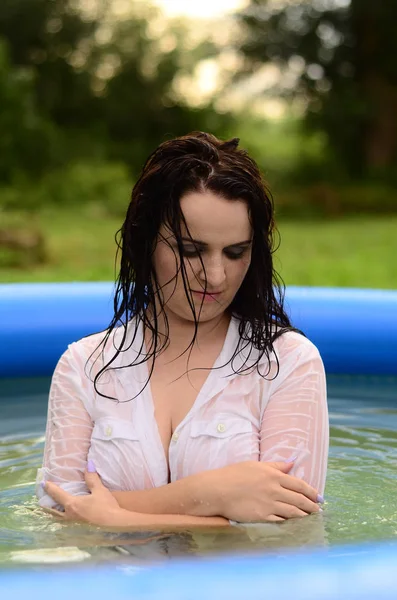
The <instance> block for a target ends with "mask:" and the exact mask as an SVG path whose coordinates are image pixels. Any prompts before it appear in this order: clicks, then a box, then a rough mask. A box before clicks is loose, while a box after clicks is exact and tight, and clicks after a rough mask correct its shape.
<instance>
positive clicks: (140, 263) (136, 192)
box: [94, 132, 293, 395]
mask: <svg viewBox="0 0 397 600" xmlns="http://www.w3.org/2000/svg"><path fill="white" fill-rule="evenodd" d="M238 144H239V139H238V138H233V139H231V140H229V141H225V142H222V141H221V140H219V139H217V138H216V137H215V136H213V135H210V134H208V133H202V132H194V133H190V134H188V135H185V136H183V137H179V138H176V139H172V140H169V141H166V142H164V143H162V144H161V145H160V146H159V147H158V148H157V149H156V150H155V151H154V152H153V153H152V154H151V155H150V156H149V158H148V160H147V161H146V163H145V165H144V167H143V169H142V173H141V175H140V177H139V179H138V181H137V182H136V184H135V186H134V188H133V190H132V196H131V202H130V204H129V206H128V210H127V214H126V218H125V221H124V223H123V225H122V227H121V229H120V231H119V232H118V233H117V235H116V240H117V243H118V248H119V251H120V252H121V261H120V271H119V274H118V278H117V281H116V291H115V297H114V317H113V319H112V321H111V323H110V325H109V327H108V329H107V330H106V334H105V337H104V339H103V341H102V344H103V345H105V344H106V342H107V340H108V339H109V336H110V335H111V334H112V332H113V331H114V330H115V328H116V327H123V328H124V331H123V335H122V337H121V341H120V344H119V345H117V347H116V346H115V354H114V356H113V357H112V359H111V360H110V361H108V362H107V364H104V365H103V366H102V368H101V369H100V370H99V371H98V372H97V373H96V375H95V378H94V386H95V389H96V391H97V392H98V393H100V392H99V391H98V389H97V388H96V383H97V381H98V379H99V378H100V377H101V375H102V374H103V373H104V371H106V369H111V368H115V367H112V364H113V362H114V360H115V359H116V357H117V356H118V355H119V354H120V353H121V352H125V351H126V350H128V348H129V347H130V346H131V343H132V342H128V343H129V346H127V343H126V340H127V328H131V327H135V332H134V335H133V336H132V338H133V340H135V337H136V333H137V330H138V327H139V325H140V324H143V326H144V329H145V330H149V331H150V332H151V333H152V336H151V338H152V343H151V345H150V347H149V348H148V349H147V351H146V353H144V351H143V345H142V348H141V351H140V352H139V354H138V357H137V359H136V360H135V361H134V362H133V363H132V364H135V365H136V364H139V363H141V362H144V361H147V360H149V359H151V358H153V359H154V360H153V363H152V370H153V365H154V361H155V359H156V356H157V355H158V353H159V352H160V351H161V350H163V349H164V347H166V346H167V344H168V343H169V338H168V334H169V329H168V320H167V315H166V313H165V311H164V303H163V299H162V293H161V289H160V286H159V283H158V279H157V276H156V273H155V271H154V268H153V262H152V258H153V252H154V249H155V247H156V241H157V238H158V235H159V230H160V227H161V225H162V224H166V225H167V229H169V231H170V233H172V234H173V236H174V237H175V239H176V243H177V252H176V256H175V258H176V261H177V262H176V265H177V266H178V270H177V276H176V277H175V280H176V278H177V277H182V281H183V285H184V288H185V292H186V298H187V300H188V302H189V306H190V308H191V310H192V315H193V319H194V325H195V328H194V334H193V336H192V341H191V343H190V344H189V347H188V348H187V349H186V351H191V349H192V348H193V345H194V342H195V340H196V336H197V330H198V329H197V328H198V315H196V313H195V309H194V304H193V300H192V297H191V292H190V290H189V289H188V286H187V281H188V280H187V274H186V267H185V265H184V260H183V254H182V252H183V243H182V239H181V238H182V233H181V227H182V225H183V226H184V228H185V230H184V234H183V236H184V237H186V234H185V231H187V232H188V237H190V234H189V231H188V227H187V223H186V221H185V220H184V216H183V213H182V211H181V207H180V199H181V198H182V196H184V195H185V194H186V193H188V192H192V191H198V192H200V191H206V190H208V191H211V192H213V193H214V194H218V195H219V196H221V197H223V198H225V199H227V200H230V201H231V202H232V201H233V200H244V201H245V202H246V203H247V207H248V213H249V218H250V222H251V226H252V230H253V241H252V257H251V263H250V266H249V268H248V271H247V274H246V276H245V278H244V281H243V283H242V284H241V286H240V288H239V290H238V291H237V293H236V295H235V297H234V299H233V301H232V303H231V304H230V306H229V308H228V310H229V312H230V314H231V315H233V316H236V317H237V318H238V319H239V321H240V323H239V334H240V336H239V337H240V341H239V344H238V347H237V348H236V349H235V350H234V353H233V355H232V356H231V357H230V361H229V362H230V363H231V365H232V367H233V359H234V358H235V357H236V356H237V354H238V352H239V351H241V349H242V348H244V349H247V348H248V354H249V349H250V348H256V349H257V350H259V353H258V359H257V360H256V362H255V365H254V366H256V368H258V370H259V363H260V361H261V359H262V357H263V355H266V357H267V359H268V361H267V364H268V370H267V372H266V373H261V374H262V375H263V376H266V375H267V374H269V371H270V361H269V357H270V352H272V351H273V343H274V341H275V339H276V338H277V337H279V336H280V335H281V334H282V333H284V332H285V331H287V330H291V329H293V328H292V326H291V323H290V320H289V318H288V316H287V314H286V312H285V310H284V285H283V283H282V280H281V278H280V277H279V276H278V274H277V273H276V271H275V269H274V266H273V259H272V255H273V252H274V249H275V239H276V235H277V230H276V229H275V223H274V207H273V200H272V197H271V194H270V192H269V190H268V189H267V186H266V183H265V181H264V180H263V177H262V175H261V173H260V170H259V168H258V166H257V164H256V163H255V161H254V160H253V159H252V158H250V156H249V155H248V153H247V152H246V151H245V150H241V149H239V148H238ZM163 239H164V238H163ZM192 244H194V242H193V241H192ZM174 252H175V250H174ZM178 253H179V256H178ZM200 260H201V263H202V267H204V265H203V262H202V259H200ZM155 301H156V305H157V306H159V308H160V313H161V314H162V316H163V317H164V322H165V324H166V335H165V339H162V341H160V339H159V338H160V336H159V334H158V319H157V316H156V311H153V312H151V313H150V317H149V313H148V310H149V309H150V307H151V306H154V304H155ZM153 313H154V314H153ZM134 315H135V316H136V319H134V320H131V318H132V317H133V316H134ZM246 354H247V350H245V355H246ZM116 368H117V367H116ZM123 368H124V367H123ZM251 368H252V364H251V367H250V370H251ZM152 370H151V371H150V373H149V379H148V381H149V380H150V376H151V373H152ZM233 370H234V369H233ZM234 372H238V373H239V374H243V373H244V372H247V368H246V367H245V366H244V365H243V367H241V368H240V370H238V371H234ZM147 383H148V382H146V385H147ZM101 395H103V394H101Z"/></svg>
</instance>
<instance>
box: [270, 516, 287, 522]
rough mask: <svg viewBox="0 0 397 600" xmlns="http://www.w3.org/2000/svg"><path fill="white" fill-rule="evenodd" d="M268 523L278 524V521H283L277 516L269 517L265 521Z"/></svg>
mask: <svg viewBox="0 0 397 600" xmlns="http://www.w3.org/2000/svg"><path fill="white" fill-rule="evenodd" d="M266 521H269V523H278V522H279V521H285V519H283V517H278V516H277V515H269V516H268V517H267V519H266Z"/></svg>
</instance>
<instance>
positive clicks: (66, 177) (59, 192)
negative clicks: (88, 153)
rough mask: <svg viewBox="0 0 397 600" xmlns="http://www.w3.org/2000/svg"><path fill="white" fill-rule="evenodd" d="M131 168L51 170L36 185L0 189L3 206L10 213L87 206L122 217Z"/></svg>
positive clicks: (104, 166)
mask: <svg viewBox="0 0 397 600" xmlns="http://www.w3.org/2000/svg"><path fill="white" fill-rule="evenodd" d="M131 189H132V182H131V179H130V177H129V174H128V169H127V167H126V166H125V165H123V164H121V163H101V162H97V163H81V162H80V163H71V164H69V165H68V166H66V167H65V168H63V169H57V170H52V171H49V172H48V173H47V174H46V175H45V176H44V177H43V178H42V179H41V180H39V181H37V182H36V183H35V185H34V186H32V185H31V183H30V182H28V181H26V180H25V181H24V180H21V181H20V182H19V183H18V184H14V185H13V186H8V187H4V188H0V207H1V208H2V209H3V211H4V210H7V211H18V210H29V211H36V210H40V209H42V208H43V207H45V206H52V207H58V208H60V209H65V208H68V207H70V208H74V207H78V206H81V205H87V206H88V207H89V209H90V210H92V211H96V212H98V214H102V215H116V216H120V217H121V216H123V215H124V214H125V212H126V209H127V206H128V202H129V198H130V195H131Z"/></svg>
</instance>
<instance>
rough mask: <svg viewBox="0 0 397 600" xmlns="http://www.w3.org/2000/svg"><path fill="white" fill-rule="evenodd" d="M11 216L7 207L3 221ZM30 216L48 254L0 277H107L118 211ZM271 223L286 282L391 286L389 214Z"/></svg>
mask: <svg viewBox="0 0 397 600" xmlns="http://www.w3.org/2000/svg"><path fill="white" fill-rule="evenodd" d="M277 204H278V199H277V198H276V206H277ZM10 218H11V215H10V214H7V216H6V221H5V222H6V223H8V222H9V219H10ZM31 221H32V215H31V214H30V213H24V212H21V213H20V214H19V216H18V227H20V226H24V227H26V225H27V224H28V225H30V224H31ZM33 223H34V227H35V229H38V230H39V231H41V232H42V233H43V235H44V239H45V247H46V252H47V261H46V262H44V263H41V264H39V263H37V264H35V265H30V266H25V267H24V268H23V267H22V266H19V267H18V268H16V267H11V266H9V267H5V266H3V267H0V282H2V283H5V282H17V281H109V280H113V279H114V275H115V271H114V257H115V254H116V245H115V241H114V234H115V232H116V231H117V230H118V229H119V228H120V226H121V223H122V218H120V217H118V218H114V217H113V218H112V217H106V218H104V215H101V214H100V213H99V212H98V211H93V210H92V209H91V208H90V207H88V206H76V207H73V208H69V209H62V208H58V207H46V208H45V209H43V210H41V211H40V212H39V213H37V214H36V216H35V219H34V221H33ZM278 225H279V230H280V234H281V245H280V248H279V249H278V250H277V251H276V254H275V264H276V267H277V269H278V271H279V272H280V273H281V275H282V276H283V278H284V280H285V282H286V284H287V285H324V286H338V285H341V286H348V287H368V288H391V289H392V288H395V286H396V281H397V261H396V260H395V256H396V255H397V236H396V230H397V217H396V216H395V215H394V216H393V217H390V216H388V217H383V218H382V217H378V218H374V217H373V216H371V217H363V218H349V219H327V220H321V221H318V220H314V221H313V220H307V219H306V220H303V219H302V220H300V221H298V222H293V221H289V220H285V219H281V220H279V224H278Z"/></svg>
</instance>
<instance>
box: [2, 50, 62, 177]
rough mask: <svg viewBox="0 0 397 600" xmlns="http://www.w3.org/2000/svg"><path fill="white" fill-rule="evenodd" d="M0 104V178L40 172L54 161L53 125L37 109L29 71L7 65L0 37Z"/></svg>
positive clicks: (6, 55) (6, 54)
mask: <svg viewBox="0 0 397 600" xmlns="http://www.w3.org/2000/svg"><path fill="white" fill-rule="evenodd" d="M0 107H1V110H0V156H1V161H0V181H1V180H2V181H11V180H12V179H13V178H14V177H15V176H16V174H17V173H18V172H20V171H23V172H25V173H26V174H28V175H36V174H40V173H43V172H44V170H45V169H46V168H47V167H48V166H49V165H51V164H54V155H55V151H56V150H55V148H56V142H55V131H54V127H53V125H52V124H51V123H50V122H49V121H48V120H46V119H45V118H44V117H43V116H42V115H41V114H40V113H39V111H38V109H37V104H36V101H35V96H34V78H33V73H32V72H31V71H30V70H28V69H25V68H17V69H13V68H12V67H11V64H10V62H9V57H8V52H7V47H6V44H5V43H4V42H2V41H1V39H0Z"/></svg>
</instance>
